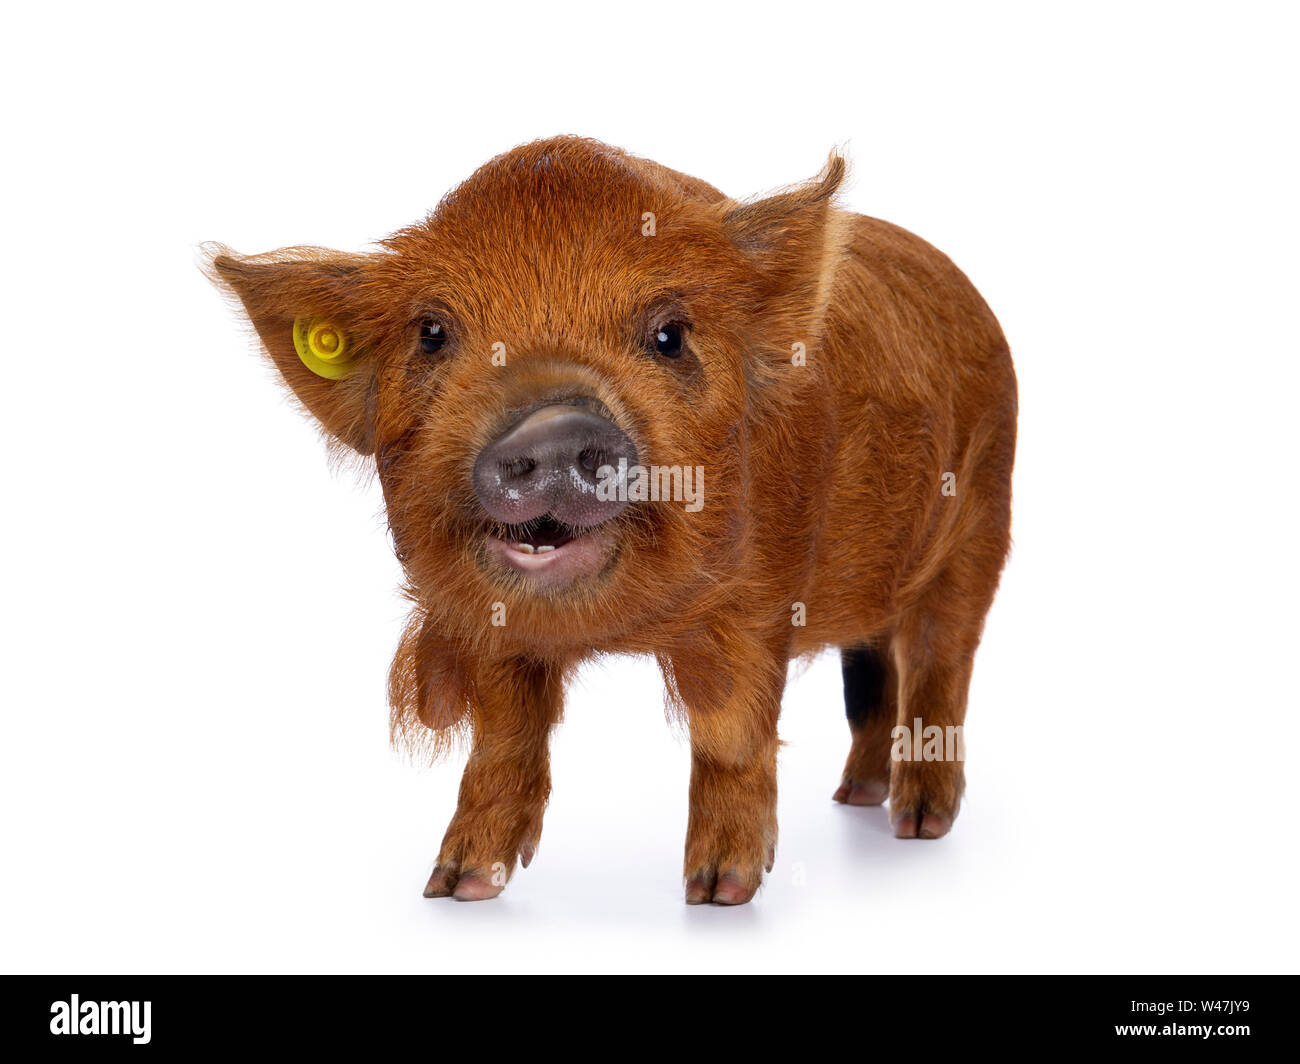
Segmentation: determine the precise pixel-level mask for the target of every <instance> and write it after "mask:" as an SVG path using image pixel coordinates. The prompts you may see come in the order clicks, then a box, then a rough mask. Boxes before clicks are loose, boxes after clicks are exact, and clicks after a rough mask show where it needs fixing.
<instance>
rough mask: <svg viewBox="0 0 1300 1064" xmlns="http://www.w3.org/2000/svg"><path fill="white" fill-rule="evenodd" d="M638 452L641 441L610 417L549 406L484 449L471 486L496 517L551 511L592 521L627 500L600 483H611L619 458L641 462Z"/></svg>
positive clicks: (520, 518)
mask: <svg viewBox="0 0 1300 1064" xmlns="http://www.w3.org/2000/svg"><path fill="white" fill-rule="evenodd" d="M636 457H637V455H636V445H635V444H633V442H632V441H631V439H629V438H628V436H627V434H626V433H625V432H623V430H622V429H620V428H619V427H618V426H617V425H615V424H614V423H613V422H612V421H610V420H609V419H608V418H605V417H602V416H601V415H600V414H598V413H596V412H594V411H592V410H588V409H586V408H584V407H581V406H573V405H569V404H554V405H549V406H544V407H542V408H541V409H539V410H534V411H532V412H531V413H529V414H527V415H526V416H524V417H523V418H521V419H520V420H519V421H517V422H516V423H515V424H514V425H512V426H511V427H510V428H508V429H507V430H506V431H505V432H504V433H502V434H501V435H500V436H498V437H497V438H496V439H495V440H493V441H492V442H491V443H489V444H488V445H487V446H486V447H484V448H483V450H482V451H480V452H479V455H478V458H477V459H476V460H475V462H474V494H475V495H477V496H478V501H479V503H480V504H481V505H482V506H483V509H485V510H486V511H487V512H488V514H489V515H490V516H491V517H493V518H495V519H496V520H497V521H501V522H503V523H505V524H510V525H516V524H523V523H524V522H527V521H532V520H534V519H535V518H539V517H542V516H545V515H550V516H551V517H552V518H554V519H555V520H557V521H562V522H564V523H565V524H567V525H572V526H575V527H578V528H590V527H592V526H594V525H598V524H600V523H601V522H603V521H608V520H609V519H610V518H611V517H613V516H615V515H616V514H618V513H620V512H621V511H622V510H623V509H624V507H626V506H627V502H626V500H625V499H623V498H620V496H621V495H624V494H625V493H621V492H618V491H617V490H613V491H611V490H598V488H600V487H601V484H602V481H603V482H604V483H605V485H606V489H607V488H608V486H609V485H610V484H612V483H613V479H614V477H616V476H617V474H618V471H619V468H620V460H622V461H623V462H625V463H626V466H625V467H624V468H626V467H630V466H632V465H635V464H636ZM611 470H613V471H614V474H613V476H611V474H610V471H611ZM602 472H603V476H602V475H601V474H602Z"/></svg>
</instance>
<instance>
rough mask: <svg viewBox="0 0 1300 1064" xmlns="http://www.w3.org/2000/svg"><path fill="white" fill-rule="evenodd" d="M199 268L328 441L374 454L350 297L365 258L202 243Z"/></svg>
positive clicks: (365, 356) (367, 374) (363, 355)
mask: <svg viewBox="0 0 1300 1064" xmlns="http://www.w3.org/2000/svg"><path fill="white" fill-rule="evenodd" d="M204 251H205V253H206V257H207V263H206V267H205V272H206V273H207V275H208V277H209V278H210V279H211V280H212V281H213V283H214V284H216V285H217V286H218V287H219V288H222V289H224V290H225V291H226V292H228V293H230V294H232V295H234V296H235V297H236V298H238V300H239V301H240V303H241V304H243V307H244V310H245V312H246V313H247V314H248V318H249V320H250V321H251V322H252V324H253V328H255V329H256V330H257V335H258V336H259V337H260V338H261V340H262V345H263V346H264V347H265V348H266V353H267V354H268V355H269V356H270V358H271V361H272V362H274V363H275V366H276V368H277V369H278V370H279V371H280V376H281V377H282V378H283V379H284V382H285V383H286V384H287V385H288V386H289V388H290V389H291V390H292V391H293V394H294V395H296V396H297V397H298V400H299V401H300V402H301V403H302V405H303V406H304V407H306V409H307V410H308V412H309V413H311V414H312V415H313V416H314V417H315V418H316V419H317V420H318V421H319V422H320V423H321V425H322V426H323V427H324V429H325V431H326V432H328V433H329V434H330V435H331V436H333V437H334V438H335V439H337V440H339V441H341V442H342V443H345V444H347V445H348V446H349V447H351V448H353V449H354V450H356V451H359V452H360V453H361V454H371V453H372V452H373V451H374V406H375V373H374V366H373V360H372V358H371V357H370V352H369V351H368V350H367V345H366V342H365V339H364V337H363V336H362V335H361V333H360V330H359V328H358V326H359V324H360V323H361V320H362V312H361V308H360V307H359V305H358V300H357V296H358V294H359V292H360V289H361V285H362V284H363V283H364V280H365V277H366V274H367V272H368V270H369V268H370V267H371V265H372V260H371V258H370V257H369V256H365V255H345V254H343V253H341V252H336V251H329V250H326V249H324V248H282V249H281V250H279V251H272V252H268V253H267V254H265V255H237V254H235V253H234V252H232V251H231V250H230V249H229V248H226V247H223V246H222V245H220V244H209V245H206V246H205V248H204Z"/></svg>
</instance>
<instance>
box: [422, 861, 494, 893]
mask: <svg viewBox="0 0 1300 1064" xmlns="http://www.w3.org/2000/svg"><path fill="white" fill-rule="evenodd" d="M504 888H506V884H504V883H494V882H493V881H491V879H487V878H485V877H482V875H478V874H477V873H473V871H467V873H460V871H458V870H456V869H455V868H454V866H451V865H447V866H443V865H438V866H437V868H434V870H433V874H432V875H430V877H429V882H428V883H426V884H425V887H424V896H425V898H455V899H456V901H486V900H487V899H489V898H495V896H497V895H498V894H500V892H502V891H503V890H504Z"/></svg>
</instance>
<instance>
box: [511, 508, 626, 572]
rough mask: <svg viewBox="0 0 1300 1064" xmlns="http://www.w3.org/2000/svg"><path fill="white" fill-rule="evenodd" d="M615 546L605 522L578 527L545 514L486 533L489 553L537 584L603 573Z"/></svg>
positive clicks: (513, 570) (512, 570)
mask: <svg viewBox="0 0 1300 1064" xmlns="http://www.w3.org/2000/svg"><path fill="white" fill-rule="evenodd" d="M614 545H615V539H614V536H613V533H612V530H611V529H610V528H609V527H608V523H606V524H601V525H597V526H595V527H593V528H578V527H576V526H574V525H569V524H566V523H564V522H563V521H560V520H557V519H556V518H555V517H553V516H552V515H551V514H549V513H548V514H544V515H543V516H542V517H539V518H536V519H534V520H532V521H528V522H526V523H525V524H521V525H508V526H506V527H505V528H503V529H499V530H497V531H496V532H494V533H491V534H489V536H488V555H489V557H490V558H491V559H492V560H493V561H494V562H496V563H497V564H498V565H500V566H503V567H504V568H506V569H508V570H510V571H511V572H514V573H518V574H520V575H522V576H525V577H528V578H529V579H530V580H532V581H535V582H536V583H537V584H539V585H540V586H543V587H561V586H564V585H567V584H570V583H573V582H574V581H576V580H579V579H582V578H583V577H594V576H597V575H599V574H600V573H602V572H603V571H604V570H605V569H606V568H608V565H609V562H610V561H611V560H612V557H613V554H614Z"/></svg>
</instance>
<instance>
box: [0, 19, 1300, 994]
mask: <svg viewBox="0 0 1300 1064" xmlns="http://www.w3.org/2000/svg"><path fill="white" fill-rule="evenodd" d="M7 23H8V29H7V30H6V37H7V40H6V44H5V53H6V55H5V61H4V63H3V64H0V89H3V98H4V104H3V114H4V134H3V138H4V158H5V165H4V168H3V172H4V176H3V178H2V179H0V180H3V182H4V185H5V189H4V196H3V203H4V207H3V210H4V228H3V246H2V250H3V255H2V256H0V271H3V298H4V308H5V309H4V318H3V326H2V327H0V335H2V336H3V341H4V349H5V351H4V366H5V370H6V372H5V376H4V381H5V383H4V391H3V394H4V399H5V401H4V412H5V416H4V419H3V425H4V431H5V438H6V444H7V446H6V455H5V463H6V464H5V472H4V478H5V479H4V484H5V490H4V495H3V498H4V518H5V519H4V522H3V526H2V527H0V537H3V543H2V544H0V546H2V547H3V550H2V552H0V556H2V557H3V559H4V561H3V565H4V577H3V580H4V583H3V625H4V631H3V641H2V643H0V646H2V647H3V655H4V662H3V670H2V675H0V685H2V687H0V698H2V699H3V702H2V705H3V734H2V736H0V802H2V803H3V805H2V809H0V866H2V868H0V871H2V873H3V874H2V875H0V883H2V884H3V886H0V966H2V967H3V968H4V969H8V970H20V971H23V970H25V971H66V970H72V971H87V972H91V971H93V972H111V971H186V972H188V971H219V972H227V971H231V972H244V971H390V970H393V971H422V970H436V971H448V970H451V971H455V970H466V971H512V970H556V969H559V970H571V969H572V970H592V969H596V970H669V971H684V972H745V971H767V970H844V971H874V970H881V971H904V972H921V971H953V972H971V971H994V972H1000V971H1046V972H1065V971H1081V972H1098V971H1171V972H1172V971H1177V972H1197V971H1226V972H1240V971H1250V970H1264V971H1280V970H1294V969H1295V968H1296V967H1297V963H1296V961H1297V945H1298V941H1297V939H1298V935H1297V918H1296V910H1295V904H1294V903H1295V889H1296V887H1295V884H1296V875H1297V845H1296V841H1297V840H1296V829H1295V826H1294V822H1293V821H1292V819H1291V817H1292V813H1293V811H1294V807H1295V793H1296V780H1295V777H1296V772H1297V751H1298V750H1300V746H1298V743H1297V740H1298V739H1300V735H1298V734H1297V709H1298V708H1300V707H1298V706H1297V697H1296V689H1295V680H1294V674H1295V668H1294V665H1295V660H1296V659H1295V642H1296V639H1295V637H1296V617H1295V609H1294V605H1293V603H1294V600H1295V596H1296V593H1297V582H1296V562H1295V539H1296V520H1295V518H1296V492H1297V486H1296V481H1295V470H1296V466H1295V461H1294V449H1295V448H1294V440H1295V427H1294V422H1295V418H1294V409H1295V396H1296V386H1297V383H1298V379H1297V378H1298V376H1300V375H1298V374H1297V369H1296V359H1297V342H1296V322H1295V307H1296V291H1297V279H1298V278H1297V268H1296V254H1297V237H1298V236H1300V233H1298V232H1297V229H1298V226H1297V208H1296V190H1297V188H1298V187H1300V180H1298V179H1300V174H1298V173H1297V167H1296V158H1295V144H1296V128H1297V121H1296V101H1297V82H1296V77H1295V73H1294V70H1295V50H1296V32H1295V31H1296V25H1295V21H1294V18H1293V17H1292V15H1291V13H1290V12H1289V10H1288V8H1287V6H1286V5H1282V4H1278V5H1263V4H1232V5H1220V6H1218V7H1217V8H1215V7H1209V6H1202V5H1196V4H1176V5H1167V6H1166V5H1153V4H1127V3H1126V4H1114V5H1112V4H1099V3H1089V4H1086V5H1079V7H1078V8H1077V10H1076V11H1075V12H1074V13H1067V12H1066V11H1065V9H1063V8H1061V7H1060V6H1058V5H1041V4H1025V5H1006V4H995V5H988V4H979V5H967V4H959V5H946V4H926V5H904V4H900V3H892V4H887V5H871V4H861V3H844V4H843V5H839V6H835V5H821V4H817V3H811V2H803V3H800V4H797V5H795V6H794V7H793V8H791V7H790V6H789V5H763V4H738V5H729V6H728V8H727V9H726V10H721V9H719V8H718V7H715V6H712V5H706V4H702V3H698V2H696V3H689V4H681V5H678V4H668V3H663V4H660V3H656V4H653V5H646V6H645V7H643V8H638V7H634V6H631V5H620V4H611V3H600V4H594V5H591V6H590V7H582V8H579V7H575V8H570V9H566V8H564V7H563V6H562V5H559V4H553V3H548V4H526V5H521V6H519V7H517V8H510V7H509V6H505V5H500V4H492V5H456V7H455V9H454V10H445V11H444V10H440V9H439V8H438V6H437V5H433V4H427V3H421V4H411V5H391V4H384V3H367V4H364V5H361V6H359V7H358V6H356V5H335V4H311V5H302V6H292V7H290V6H285V5H275V4H266V3H255V4H241V3H232V2H229V0H227V2H223V3H220V4H211V5H206V6H205V8H204V9H202V10H201V11H200V10H197V9H184V8H177V7H164V6H162V5H159V6H157V7H153V8H150V7H142V6H138V5H134V6H133V5H127V6H125V7H122V6H119V5H111V6H96V7H92V6H90V5H85V6H77V5H71V6H63V7H60V8H59V9H58V10H54V9H52V8H50V7H38V6H37V5H22V6H21V8H18V9H15V10H13V11H11V12H10V13H9V15H8V16H7ZM558 132H576V133H581V134H585V135H589V136H594V137H598V138H601V139H603V140H607V141H610V142H612V143H615V144H618V145H620V146H623V147H626V148H628V149H630V150H632V151H634V152H636V153H638V154H642V155H647V156H650V157H652V158H655V159H657V160H659V161H661V162H664V163H666V164H668V165H670V166H673V167H675V168H678V169H681V170H685V171H688V172H690V173H693V174H697V175H698V176H700V177H703V178H705V179H707V180H708V181H710V182H713V183H714V184H716V185H718V186H720V187H721V188H723V189H724V190H726V191H727V192H729V193H731V194H732V195H736V196H748V195H752V194H755V193H759V192H761V191H764V190H767V189H770V188H773V187H775V186H779V185H782V184H785V183H788V182H791V181H794V180H797V179H801V178H804V177H807V176H810V175H812V174H813V173H815V172H816V171H817V169H818V168H819V167H820V166H821V164H822V162H823V160H824V158H825V155H826V152H827V150H828V149H829V148H830V147H832V146H833V145H836V144H839V145H842V146H843V147H844V148H845V150H846V151H847V152H848V153H849V155H850V157H851V159H852V162H853V165H854V171H853V179H852V183H851V185H850V186H849V188H848V190H847V192H846V195H845V200H844V202H845V203H846V205H848V206H850V207H852V208H853V209H856V210H859V211H862V212H865V213H869V214H873V215H877V216H880V217H884V218H888V219H890V220H891V221H894V222H897V223H899V224H901V225H904V226H906V227H908V228H911V229H913V230H914V231H916V232H918V233H920V234H921V235H923V236H925V237H926V238H927V239H929V240H931V241H932V242H934V243H936V244H937V245H938V246H939V247H941V248H942V249H944V250H945V251H947V252H948V253H949V254H950V255H952V256H953V257H954V259H955V260H956V261H957V263H958V264H959V265H960V266H962V267H963V268H964V269H965V270H966V271H967V272H968V274H969V275H970V277H971V278H972V279H973V280H974V282H975V283H976V285H977V286H978V287H979V288H980V289H981V291H982V292H983V293H984V295H985V297H986V298H987V299H988V301H989V303H990V304H991V305H992V306H993V308H994V310H995V311H996V312H997V314H998V315H999V317H1000V318H1001V320H1002V323H1003V325H1004V327H1005V329H1006V332H1007V334H1008V336H1009V338H1010V340H1011V344H1012V349H1013V352H1014V354H1015V357H1016V361H1017V368H1018V372H1019V376H1020V384H1021V403H1022V418H1021V436H1020V449H1019V457H1018V464H1017V470H1016V481H1015V492H1016V510H1015V538H1016V546H1015V551H1014V555H1013V558H1012V561H1011V564H1010V566H1009V568H1008V570H1007V573H1006V577H1005V580H1004V584H1003V589H1002V592H1001V594H1000V597H999V599H998V601H997V604H996V605H995V607H994V609H993V612H992V614H991V615H990V618H989V623H988V630H987V637H986V639H985V642H984V645H983V648H982V650H981V652H980V656H979V660H978V664H977V667H976V671H975V682H974V687H973V690H972V694H971V707H970V715H969V723H968V730H967V743H968V753H969V758H970V761H969V765H968V777H969V787H968V797H967V801H966V805H965V807H964V810H963V813H962V815H961V818H960V819H959V821H958V822H957V825H956V828H955V830H954V833H953V834H952V835H951V836H950V837H948V838H947V839H944V840H942V841H939V842H933V843H926V842H901V841H895V840H894V839H892V838H891V837H890V835H889V832H888V829H887V824H886V813H885V811H884V810H882V809H849V808H844V807H840V806H836V805H834V804H832V802H831V801H830V795H831V792H832V790H833V789H834V787H835V785H836V783H837V782H838V779H839V773H840V769H841V766H842V764H843V759H844V755H845V753H846V751H847V745H848V735H847V728H846V726H845V724H844V721H843V714H842V709H841V702H840V692H839V673H838V664H837V661H836V659H835V658H834V657H833V656H832V657H825V658H823V659H821V660H819V661H818V662H816V663H815V664H814V665H813V666H812V667H811V668H810V669H809V670H808V671H806V672H805V673H804V674H803V675H802V676H801V677H798V678H796V679H795V680H794V682H792V684H791V686H790V688H789V690H788V693H787V696H786V702H785V715H784V718H783V732H782V734H783V737H784V738H785V740H786V741H787V743H788V746H787V747H786V749H785V751H784V753H783V755H782V761H781V810H780V812H781V845H780V849H779V853H778V858H777V864H776V869H775V871H774V872H773V873H772V875H771V876H770V877H769V880H768V883H767V886H766V887H765V888H764V890H763V892H762V894H761V895H760V896H759V898H758V899H757V900H756V901H755V902H754V903H753V904H752V905H749V906H746V907H743V908H739V909H734V910H725V909H719V908H713V907H709V908H690V909H688V908H687V907H686V906H685V905H684V904H682V901H681V884H680V880H679V875H680V865H681V851H682V841H683V833H684V828H685V819H686V779H687V772H688V755H687V749H686V746H685V744H684V743H683V741H682V738H681V736H680V735H675V734H673V733H672V732H671V731H670V730H669V729H668V728H667V727H666V726H665V725H664V722H663V720H662V717H661V701H660V692H659V686H658V678H657V676H656V674H655V673H654V671H653V669H652V668H651V667H650V665H649V664H647V663H645V662H639V661H633V660H618V661H614V662H610V663H607V664H605V665H604V666H602V667H599V668H590V669H588V670H586V671H585V672H584V673H583V674H582V676H581V679H580V683H579V684H578V686H577V688H576V689H575V690H574V691H573V693H572V697H571V702H570V709H569V711H568V716H567V721H566V723H565V725H564V727H563V728H562V730H561V731H560V733H559V737H558V740H557V742H556V744H555V766H554V770H555V771H554V776H555V792H554V799H553V801H552V804H551V809H550V812H549V815H548V818H547V825H546V833H545V836H544V838H543V843H542V849H541V852H540V853H539V855H538V858H537V860H536V862H535V863H534V865H533V867H532V868H530V869H528V870H525V871H522V872H520V873H519V874H518V875H517V876H516V877H515V879H514V881H513V882H512V883H511V885H510V887H509V888H508V889H507V891H506V893H505V894H504V895H503V896H502V897H501V898H500V899H499V900H497V901H494V902H490V903H484V904H476V905H470V904H456V903H452V902H448V901H428V900H425V899H423V898H421V896H420V890H421V888H422V887H423V885H424V882H425V877H426V875H427V874H428V872H429V869H430V867H431V863H432V859H433V856H434V854H435V852H436V849H437V845H438V842H439V840H440V838H441V836H442V832H443V829H444V827H445V825H446V822H447V819H448V818H449V817H450V815H451V812H452V809H453V804H454V796H455V788H456V784H457V781H458V778H459V773H460V767H461V762H460V759H456V760H454V761H448V762H446V763H443V764H440V765H438V766H436V767H434V768H432V769H417V768H414V767H411V766H409V765H408V764H406V763H405V762H403V761H402V760H401V759H400V758H399V757H398V756H397V755H395V754H392V753H390V752H389V750H388V749H387V746H386V740H387V734H386V727H387V711H386V708H385V704H384V681H385V675H386V670H387V666H388V661H389V658H390V656H391V653H392V651H393V649H394V646H395V643H396V640H397V636H398V632H399V629H400V624H401V619H402V615H403V612H404V607H403V604H402V602H401V601H400V599H399V597H398V596H397V594H396V591H395V589H396V587H397V585H398V581H399V572H398V567H397V565H396V562H395V561H394V560H393V558H392V556H391V553H390V550H389V545H388V542H387V538H386V535H385V532H384V526H383V520H382V515H381V512H380V500H379V495H378V491H377V489H376V487H375V485H374V484H373V483H368V482H366V481H365V480H364V479H363V478H361V479H359V478H357V477H355V476H353V475H352V474H350V473H346V472H345V473H342V474H339V473H332V472H331V471H330V469H329V468H328V466H327V463H326V460H325V458H324V452H323V449H322V448H321V447H320V445H319V441H318V439H317V438H316V436H315V434H314V432H313V431H312V430H311V428H310V427H309V426H308V424H306V423H305V422H304V421H303V420H301V419H300V418H299V417H297V416H296V415H295V414H294V413H293V412H292V409H291V408H290V406H289V404H288V403H287V402H286V401H285V400H284V398H283V397H282V395H281V393H280V391H279V389H278V387H277V385H276V384H275V383H274V381H273V380H272V378H271V376H270V374H269V373H268V371H267V370H266V369H265V368H264V367H263V366H262V364H261V363H260V361H259V360H258V358H257V357H255V355H254V353H253V349H252V346H251V344H250V342H249V339H248V336H247V334H246V332H245V330H244V329H243V327H242V326H241V325H240V324H239V322H238V321H237V319H236V317H235V315H234V314H233V313H232V312H231V311H230V309H229V308H228V307H227V306H226V304H225V303H223V302H222V300H221V299H220V298H219V297H218V295H217V294H216V293H215V292H214V291H213V290H212V289H211V288H209V287H208V285H207V283H206V282H205V281H204V279H203V278H202V277H201V276H200V274H199V272H198V270H197V269H196V267H195V264H194V262H195V246H196V245H197V244H198V243H199V242H201V241H203V240H209V239H219V240H222V241H224V242H226V243H229V244H230V245H232V246H233V247H235V248H236V249H238V250H241V251H245V252H253V251H263V250H267V249H270V248H273V247H277V246H281V245H286V244H294V243H304V242H305V243H320V244H327V245H332V246H336V247H340V248H345V249H351V250H357V249H361V248H363V247H364V245H365V244H366V243H367V242H368V241H370V240H373V239H376V238H378V237H380V236H383V235H385V234H386V233H388V232H390V231H391V230H393V229H396V228H397V227H399V226H401V225H404V224H406V223H409V222H411V221H414V220H416V219H417V218H419V217H420V216H421V215H422V214H423V213H424V212H425V211H426V210H427V209H428V208H430V207H431V206H432V205H433V204H434V203H435V202H436V201H437V199H438V197H439V196H441V195H442V193H443V192H445V191H446V190H447V189H448V188H450V187H452V186H453V185H454V184H455V183H456V182H457V181H459V180H460V179H462V178H463V177H465V176H467V175H468V174H469V173H470V171H472V170H473V169H474V167H476V166H477V165H478V164H480V163H482V162H484V161H485V160H487V159H488V158H489V157H491V156H492V155H494V154H496V153H498V152H500V151H503V150H505V149H507V148H509V147H511V146H513V145H515V144H517V143H520V142H522V141H526V140H530V139H532V138H534V137H538V136H545V135H550V134H554V133H558Z"/></svg>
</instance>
